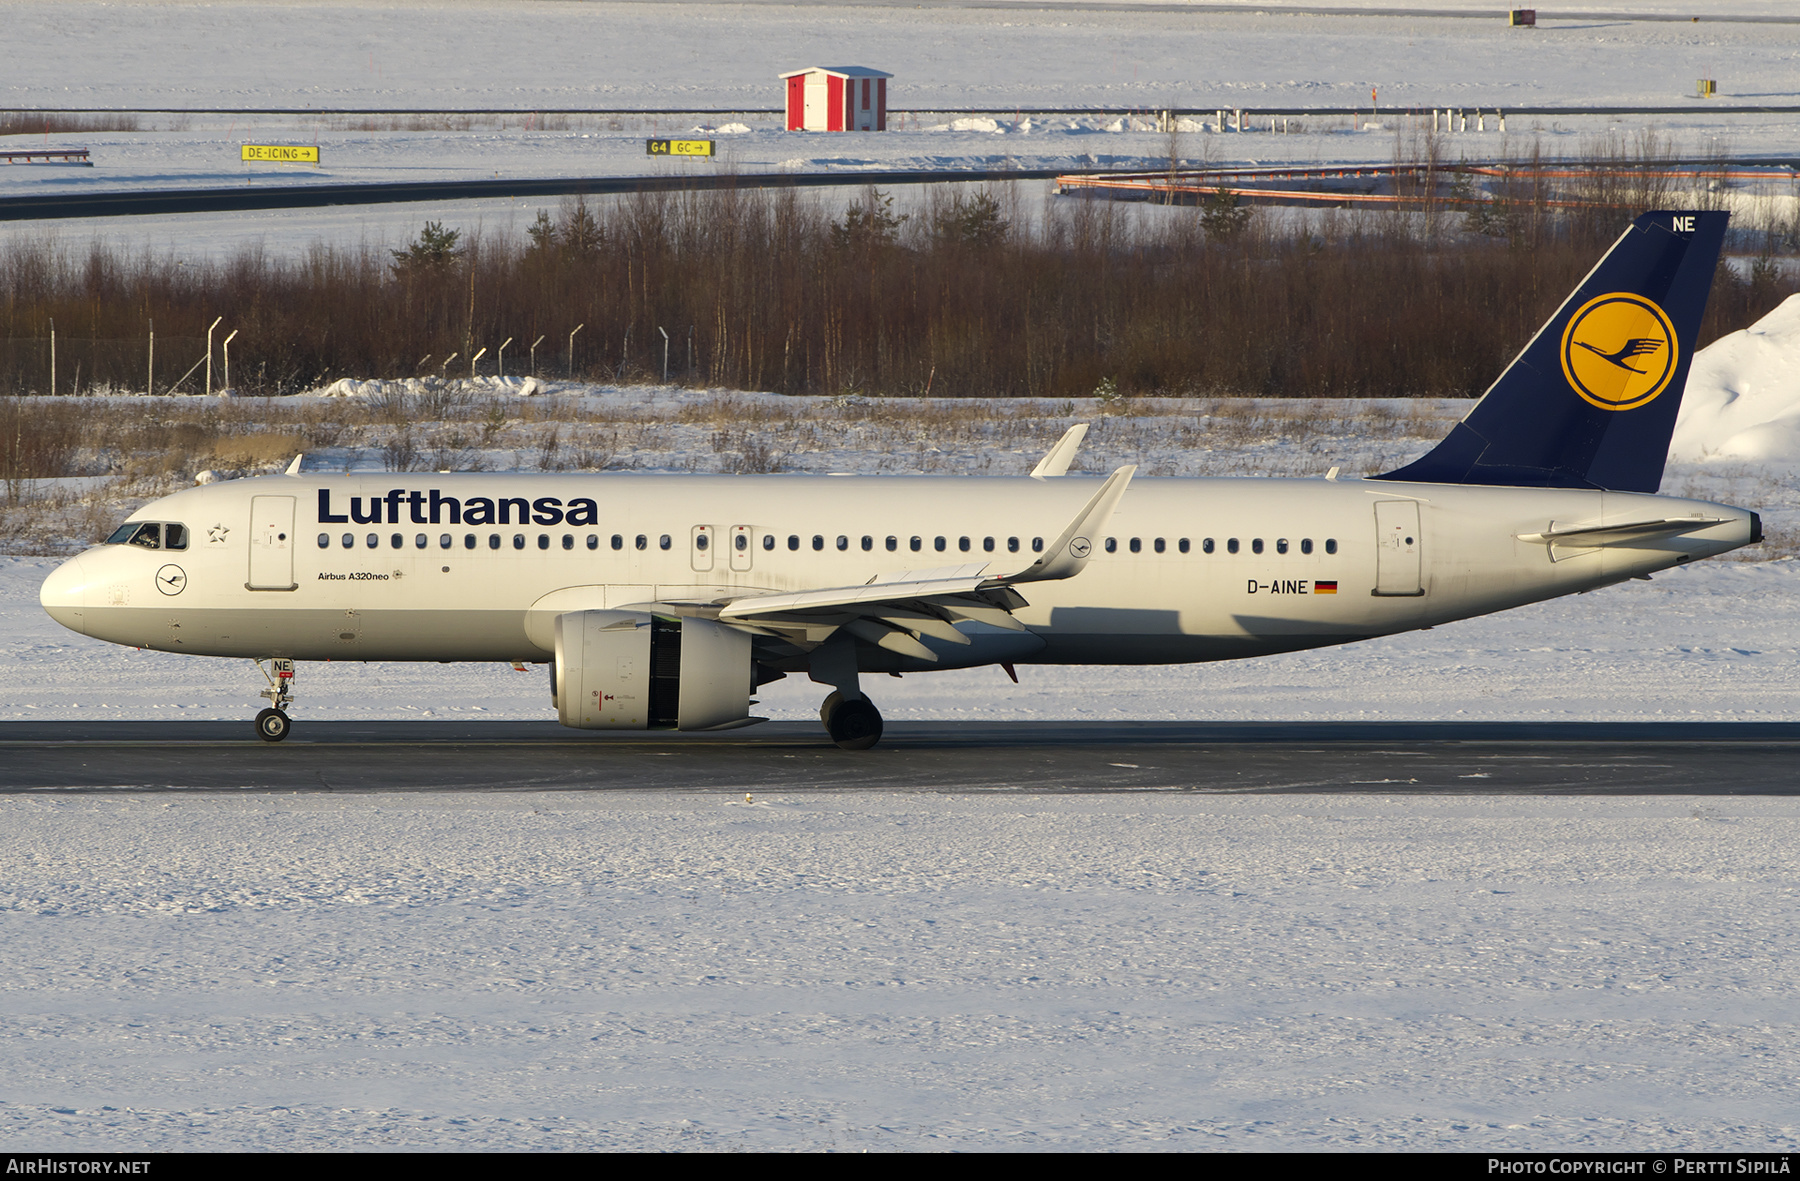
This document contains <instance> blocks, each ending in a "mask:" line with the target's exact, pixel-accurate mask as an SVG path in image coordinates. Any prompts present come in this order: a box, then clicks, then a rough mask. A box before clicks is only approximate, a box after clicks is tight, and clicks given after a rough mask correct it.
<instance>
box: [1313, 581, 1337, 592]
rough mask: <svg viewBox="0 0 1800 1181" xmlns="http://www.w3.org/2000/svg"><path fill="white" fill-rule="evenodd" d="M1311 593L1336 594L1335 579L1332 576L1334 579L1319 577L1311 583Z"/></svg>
mask: <svg viewBox="0 0 1800 1181" xmlns="http://www.w3.org/2000/svg"><path fill="white" fill-rule="evenodd" d="M1313 594H1315V595H1335V594H1337V580H1336V579H1335V578H1334V579H1319V580H1317V581H1315V582H1314V583H1313Z"/></svg>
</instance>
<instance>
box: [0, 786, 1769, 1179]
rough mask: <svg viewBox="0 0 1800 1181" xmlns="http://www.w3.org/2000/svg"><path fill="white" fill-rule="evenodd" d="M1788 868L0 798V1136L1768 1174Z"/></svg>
mask: <svg viewBox="0 0 1800 1181" xmlns="http://www.w3.org/2000/svg"><path fill="white" fill-rule="evenodd" d="M1002 786H1004V785H1002ZM1797 848H1800V816H1797V815H1796V808H1795V804H1794V802H1793V801H1791V800H1786V799H1768V798H1738V799H1733V798H1719V797H1708V798H1706V799H1704V800H1696V799H1679V798H1669V797H1661V798H1654V799H1642V800H1630V799H1625V800H1620V799H1565V798H1554V797H1535V798H1534V797H1524V798H1483V797H1481V796H1480V795H1478V794H1471V795H1469V796H1463V797H1448V798H1444V797H1439V798H1427V799H1421V798H1417V797H1407V798H1404V799H1400V798H1384V797H1366V796H1359V797H1354V798H1345V797H1327V798H1306V797H1294V796H1285V795H1284V796H1280V797H1241V796H1239V797H1233V796H1211V795H1192V794H1187V793H1171V794H1163V795H1158V794H1135V795H1127V796H1031V795H1026V796H1019V795H1016V794H1013V793H1010V792H1009V793H997V794H994V795H981V794H977V795H959V796H938V795H922V794H901V795H869V794H860V793H849V794H843V795H797V796H792V797H785V798H784V797H780V796H776V797H771V798H767V799H764V798H758V799H757V800H756V801H755V802H754V803H753V804H751V805H749V806H745V805H744V804H743V802H742V800H741V799H738V800H733V799H730V798H721V797H717V796H708V795H681V794H671V795H645V794H619V795H614V794H609V793H606V792H594V793H591V794H558V795H554V796H546V795H538V794H525V795H520V794H481V793H472V794H467V795H463V794H458V795H436V796H433V795H426V796H406V797H402V798H396V797H385V796H381V795H363V796H352V797H343V796H326V795H318V796H285V797H268V796H263V797H250V798H232V797H221V796H200V797H188V796H176V797H171V796H166V795H161V796H123V797H112V798H93V797H86V798H68V799H57V798H44V797H41V796H39V797H31V798H20V797H13V798H9V799H4V800H0V864H4V866H5V870H6V872H5V874H4V875H3V879H0V939H3V946H4V947H5V955H4V956H0V1046H4V1050H0V1058H3V1060H4V1063H5V1084H4V1091H3V1094H0V1146H4V1148H5V1149H7V1150H8V1151H25V1150H32V1151H36V1150H46V1149H63V1150H76V1149H86V1150H94V1149H105V1150H127V1149H144V1148H151V1149H215V1150H222V1149H245V1148H249V1149H286V1150H291V1149H309V1148H310V1149H319V1148H330V1149H349V1148H364V1149H369V1148H432V1149H464V1148H529V1149H544V1148H553V1149H594V1148H637V1149H680V1148H705V1149H738V1148H742V1149H757V1148H766V1149H837V1150H848V1151H859V1150H865V1149H885V1150H894V1149H926V1150H932V1149H936V1150H942V1149H981V1148H985V1149H1011V1150H1028V1149H1049V1148H1064V1149H1067V1148H1079V1149H1090V1150H1092V1149H1189V1150H1192V1149H1277V1148H1280V1149H1327V1148H1337V1149H1342V1148H1365V1149H1396V1148H1413V1149H1417V1148H1433V1149H1462V1150H1484V1151H1491V1150H1497V1149H1518V1150H1532V1151H1549V1150H1567V1149H1584V1150H1606V1151H1646V1150H1669V1149H1711V1150H1726V1151H1737V1152H1741V1151H1792V1150H1794V1149H1795V1148H1796V1147H1797V1141H1800V1121H1797V1120H1796V1117H1795V1112H1796V1111H1797V1110H1800V1088H1797V1085H1796V1082H1795V1076H1794V1072H1793V1070H1792V1063H1793V1061H1794V1058H1795V1056H1796V1054H1797V1053H1800V1024H1797V1023H1796V1019H1795V1010H1796V1001H1797V1000H1800V996H1797V995H1796V984H1795V981H1796V979H1797V978H1800V971H1797V969H1800V961H1797V958H1796V950H1795V949H1796V946H1797V945H1796V942H1795V940H1794V939H1793V938H1792V927H1793V916H1794V913H1795V907H1796V902H1797V899H1796V887H1795V884H1794V883H1795V874H1796V870H1797V869H1800V866H1797V865H1796V853H1795V850H1796V849H1797Z"/></svg>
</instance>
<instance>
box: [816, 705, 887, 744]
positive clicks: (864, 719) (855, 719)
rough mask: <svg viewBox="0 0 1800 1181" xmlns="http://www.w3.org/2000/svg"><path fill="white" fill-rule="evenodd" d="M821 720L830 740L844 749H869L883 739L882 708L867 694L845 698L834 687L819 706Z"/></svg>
mask: <svg viewBox="0 0 1800 1181" xmlns="http://www.w3.org/2000/svg"><path fill="white" fill-rule="evenodd" d="M819 720H820V721H821V722H824V723H825V731H826V733H828V734H830V735H831V740H832V741H833V742H835V743H837V744H838V745H839V746H841V747H843V748H844V749H845V750H868V749H869V748H870V747H871V746H874V745H875V744H876V743H877V742H880V741H881V711H880V710H878V709H876V708H875V703H874V702H873V701H870V700H869V699H868V698H867V697H858V698H857V699H856V700H854V701H845V700H844V695H843V694H842V693H841V692H838V691H837V690H833V691H832V694H831V696H830V697H827V698H826V699H825V704H824V705H821V706H820V707H819Z"/></svg>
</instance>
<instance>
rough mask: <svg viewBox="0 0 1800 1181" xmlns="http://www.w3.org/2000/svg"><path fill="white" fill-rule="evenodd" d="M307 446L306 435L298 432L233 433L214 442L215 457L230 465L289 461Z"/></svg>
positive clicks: (248, 465) (257, 465)
mask: <svg viewBox="0 0 1800 1181" xmlns="http://www.w3.org/2000/svg"><path fill="white" fill-rule="evenodd" d="M305 450H306V439H305V438H304V437H303V436H301V435H298V434H286V433H280V434H278V433H274V432H267V433H260V434H254V435H230V436H227V437H225V438H222V439H220V440H219V441H218V442H216V443H214V444H213V458H214V459H215V460H217V461H218V462H219V463H221V464H223V465H224V466H226V467H234V468H246V467H262V466H264V465H266V464H271V463H287V462H288V461H289V460H291V459H293V458H294V456H295V455H298V454H299V453H300V452H302V451H305Z"/></svg>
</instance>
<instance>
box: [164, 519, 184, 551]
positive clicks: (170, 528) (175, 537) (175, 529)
mask: <svg viewBox="0 0 1800 1181" xmlns="http://www.w3.org/2000/svg"><path fill="white" fill-rule="evenodd" d="M163 548H164V549H186V548H187V526H186V525H164V526H163Z"/></svg>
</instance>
